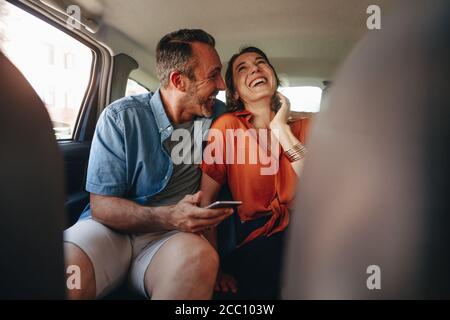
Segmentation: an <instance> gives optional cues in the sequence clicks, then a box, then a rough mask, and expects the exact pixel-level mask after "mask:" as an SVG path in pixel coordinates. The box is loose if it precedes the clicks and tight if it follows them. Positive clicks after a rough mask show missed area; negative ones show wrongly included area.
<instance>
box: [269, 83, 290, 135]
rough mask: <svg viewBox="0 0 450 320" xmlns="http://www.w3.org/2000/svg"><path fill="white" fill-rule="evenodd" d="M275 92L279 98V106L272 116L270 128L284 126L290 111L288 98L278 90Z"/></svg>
mask: <svg viewBox="0 0 450 320" xmlns="http://www.w3.org/2000/svg"><path fill="white" fill-rule="evenodd" d="M277 94H278V97H279V98H280V102H281V107H280V109H279V110H278V111H277V113H276V114H275V117H273V119H272V121H270V129H282V128H284V127H286V125H287V123H288V120H289V117H290V113H291V103H290V102H289V99H288V98H286V97H285V96H284V95H283V94H281V93H280V92H278V93H277Z"/></svg>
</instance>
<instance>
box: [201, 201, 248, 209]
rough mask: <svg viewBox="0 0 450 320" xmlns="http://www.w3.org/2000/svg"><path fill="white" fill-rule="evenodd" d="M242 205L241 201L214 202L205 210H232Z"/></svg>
mask: <svg viewBox="0 0 450 320" xmlns="http://www.w3.org/2000/svg"><path fill="white" fill-rule="evenodd" d="M241 204H242V201H216V202H213V203H211V204H210V205H209V206H207V207H206V209H219V208H234V207H237V206H239V205H241Z"/></svg>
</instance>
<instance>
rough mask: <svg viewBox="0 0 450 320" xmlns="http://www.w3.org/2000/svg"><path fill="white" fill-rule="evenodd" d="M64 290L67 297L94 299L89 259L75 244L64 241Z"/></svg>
mask: <svg viewBox="0 0 450 320" xmlns="http://www.w3.org/2000/svg"><path fill="white" fill-rule="evenodd" d="M64 255H65V265H66V292H67V298H68V299H94V298H95V293H96V291H95V290H96V287H95V275H94V268H93V265H92V262H91V260H90V259H89V257H88V256H87V255H86V253H84V252H83V250H81V249H80V248H79V247H77V246H76V245H74V244H72V243H69V242H65V243H64Z"/></svg>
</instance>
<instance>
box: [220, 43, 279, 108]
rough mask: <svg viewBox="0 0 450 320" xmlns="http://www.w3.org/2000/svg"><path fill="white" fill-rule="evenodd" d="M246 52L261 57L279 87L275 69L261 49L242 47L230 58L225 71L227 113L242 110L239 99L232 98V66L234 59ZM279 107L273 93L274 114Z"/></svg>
mask: <svg viewBox="0 0 450 320" xmlns="http://www.w3.org/2000/svg"><path fill="white" fill-rule="evenodd" d="M248 52H254V53H257V54H259V55H260V56H261V57H263V58H264V60H266V61H267V63H268V64H269V66H270V67H271V68H272V70H273V73H274V74H275V79H276V81H277V86H280V79H279V78H278V75H277V72H276V71H275V68H274V67H273V65H272V64H271V63H270V61H269V59H268V58H267V56H266V54H265V53H264V52H263V51H262V50H261V49H258V48H256V47H244V48H241V49H240V50H239V52H238V53H236V54H234V55H233V56H232V57H231V59H230V61H229V62H228V66H227V71H226V73H225V83H226V85H227V92H226V98H227V108H228V111H229V112H234V111H239V110H244V104H243V103H242V101H241V100H240V99H235V98H234V96H235V94H236V88H235V87H234V82H233V64H234V62H235V61H236V59H237V58H238V57H240V56H241V55H243V54H244V53H248ZM280 106H281V103H280V98H279V97H278V95H277V93H276V92H275V94H274V95H273V97H272V110H273V111H275V112H276V111H278V109H279V108H280Z"/></svg>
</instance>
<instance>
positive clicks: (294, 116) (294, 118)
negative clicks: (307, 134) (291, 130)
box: [288, 112, 315, 127]
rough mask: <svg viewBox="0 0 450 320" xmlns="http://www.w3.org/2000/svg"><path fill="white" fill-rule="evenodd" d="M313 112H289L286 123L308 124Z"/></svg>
mask: <svg viewBox="0 0 450 320" xmlns="http://www.w3.org/2000/svg"><path fill="white" fill-rule="evenodd" d="M314 115H315V113H313V112H291V114H290V116H289V120H288V123H289V125H290V126H291V127H301V126H303V125H309V124H310V123H311V121H312V120H313V118H314Z"/></svg>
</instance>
